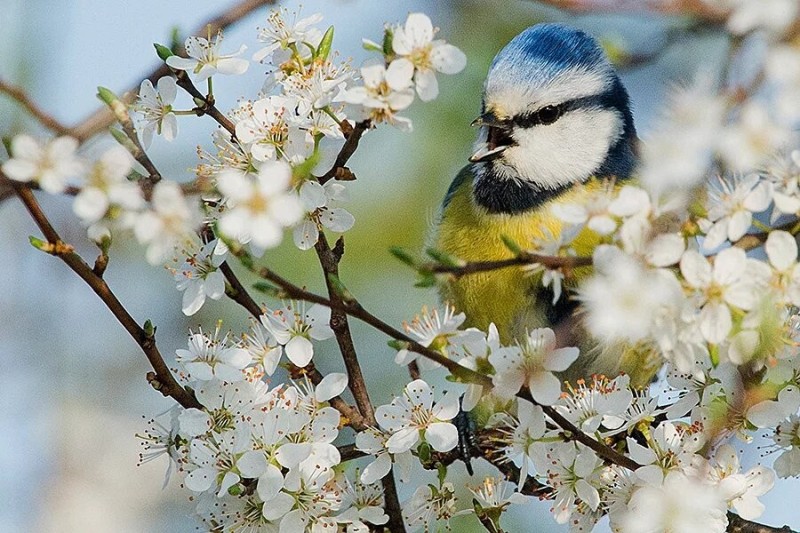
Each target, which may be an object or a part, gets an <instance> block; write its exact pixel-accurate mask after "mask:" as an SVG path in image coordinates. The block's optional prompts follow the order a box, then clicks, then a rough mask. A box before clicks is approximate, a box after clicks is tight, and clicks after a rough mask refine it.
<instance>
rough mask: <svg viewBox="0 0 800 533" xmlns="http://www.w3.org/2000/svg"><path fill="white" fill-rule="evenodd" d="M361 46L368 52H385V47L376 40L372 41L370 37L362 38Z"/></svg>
mask: <svg viewBox="0 0 800 533" xmlns="http://www.w3.org/2000/svg"><path fill="white" fill-rule="evenodd" d="M361 46H362V47H363V48H364V50H366V51H368V52H378V53H380V54H382V53H383V48H382V47H381V45H379V44H378V43H376V42H375V41H370V40H369V39H361Z"/></svg>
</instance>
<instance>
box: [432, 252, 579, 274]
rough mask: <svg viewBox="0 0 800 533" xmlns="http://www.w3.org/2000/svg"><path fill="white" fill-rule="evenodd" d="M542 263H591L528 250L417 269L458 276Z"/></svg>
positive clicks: (551, 265) (553, 266) (573, 265)
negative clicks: (483, 259) (485, 258)
mask: <svg viewBox="0 0 800 533" xmlns="http://www.w3.org/2000/svg"><path fill="white" fill-rule="evenodd" d="M537 264H538V265H542V266H543V267H546V268H549V269H557V268H566V269H570V268H578V267H583V266H590V265H591V264H592V258H591V257H562V256H551V255H540V254H533V253H528V252H520V253H519V254H517V255H516V256H514V257H510V258H508V259H498V260H496V261H475V262H470V263H463V264H458V265H446V264H443V263H425V264H423V265H420V267H419V270H420V272H422V273H432V274H450V275H451V276H453V277H456V278H460V277H461V276H466V275H468V274H476V273H479V272H489V271H492V270H500V269H503V268H509V267H513V266H524V265H537Z"/></svg>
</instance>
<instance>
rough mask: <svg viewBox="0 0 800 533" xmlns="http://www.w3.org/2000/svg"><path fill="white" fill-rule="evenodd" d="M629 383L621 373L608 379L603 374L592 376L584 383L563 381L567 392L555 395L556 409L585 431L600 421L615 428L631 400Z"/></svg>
mask: <svg viewBox="0 0 800 533" xmlns="http://www.w3.org/2000/svg"><path fill="white" fill-rule="evenodd" d="M629 385H630V377H629V376H627V375H625V374H621V375H619V376H617V377H616V378H614V379H612V380H609V379H608V378H606V377H605V376H592V379H591V381H590V382H588V383H587V382H586V381H584V380H578V382H577V384H576V386H573V385H572V384H567V389H568V391H567V393H566V394H564V395H562V396H561V398H559V400H558V403H557V404H556V409H557V410H558V411H559V412H560V413H561V414H562V415H564V417H566V418H567V419H568V420H570V421H571V422H572V423H573V424H575V425H576V426H578V427H579V428H580V429H581V430H583V431H585V432H587V433H594V432H595V431H597V429H598V428H599V427H600V425H601V424H602V425H603V426H605V427H606V428H608V429H617V428H618V427H619V425H620V424H621V423H622V416H623V413H625V412H626V411H627V409H628V407H630V404H631V402H632V401H633V393H632V392H631V389H630V386H629Z"/></svg>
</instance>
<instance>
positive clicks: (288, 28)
mask: <svg viewBox="0 0 800 533" xmlns="http://www.w3.org/2000/svg"><path fill="white" fill-rule="evenodd" d="M288 14H289V11H288V10H286V9H283V10H273V11H272V12H270V14H269V17H267V26H266V27H264V28H259V31H258V40H259V41H260V42H262V43H266V45H267V46H265V47H263V48H261V49H260V50H259V51H257V52H256V53H255V54H253V61H261V62H263V61H264V59H266V57H267V56H272V54H273V53H274V52H275V51H277V50H288V49H289V47H290V46H295V47H296V48H297V51H298V53H300V54H305V53H306V52H307V50H304V47H303V44H304V43H308V44H309V45H311V46H314V47H317V46H318V45H319V42H320V39H322V32H321V31H320V30H319V28H316V27H315V26H314V25H315V24H317V23H319V22H321V21H322V14H320V13H315V14H313V15H311V16H308V17H305V18H302V19H300V20H297V18H298V17H297V15H298V14H297V13H294V20H292V21H291V22H289V21H286V20H285V18H284V17H285V15H288ZM273 60H274V59H273Z"/></svg>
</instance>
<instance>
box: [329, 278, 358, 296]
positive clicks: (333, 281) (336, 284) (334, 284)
mask: <svg viewBox="0 0 800 533" xmlns="http://www.w3.org/2000/svg"><path fill="white" fill-rule="evenodd" d="M328 281H329V282H330V285H331V288H332V289H333V290H334V291H336V294H338V295H339V297H340V298H341V299H342V300H344V301H345V302H352V301H353V300H354V299H355V298H353V294H352V293H351V292H350V291H349V290H347V287H345V286H344V283H342V280H340V279H339V277H338V276H337V275H336V274H331V273H329V274H328Z"/></svg>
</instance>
